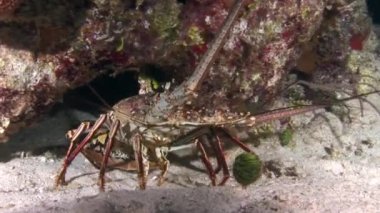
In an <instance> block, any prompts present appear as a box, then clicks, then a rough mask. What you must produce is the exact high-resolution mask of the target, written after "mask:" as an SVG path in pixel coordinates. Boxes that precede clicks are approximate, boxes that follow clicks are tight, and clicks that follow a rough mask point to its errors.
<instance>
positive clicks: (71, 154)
mask: <svg viewBox="0 0 380 213" xmlns="http://www.w3.org/2000/svg"><path fill="white" fill-rule="evenodd" d="M106 117H107V116H106V115H105V114H102V115H100V117H99V118H98V120H96V122H95V124H94V125H93V126H92V127H91V129H90V132H89V133H88V134H87V136H86V137H85V138H84V139H83V140H82V141H81V142H80V143H79V144H78V146H77V147H76V148H75V149H74V144H75V140H76V139H77V138H78V137H79V136H80V135H81V133H83V132H84V131H85V130H86V124H85V123H84V124H83V125H80V126H79V127H78V129H77V130H76V131H75V133H74V135H73V138H72V139H71V143H70V147H69V150H68V151H67V154H66V156H65V160H64V161H63V165H62V169H61V170H60V172H59V174H58V176H57V178H56V180H55V186H56V187H58V186H59V185H64V184H65V175H66V170H67V167H68V166H70V164H71V162H72V161H73V160H74V158H75V157H76V156H77V155H78V154H79V152H80V151H81V150H82V149H83V147H84V146H85V145H86V144H87V143H88V142H90V141H91V138H92V137H93V136H94V134H95V133H96V131H97V130H98V129H99V128H100V127H101V125H102V124H103V123H104V121H105V120H106Z"/></svg>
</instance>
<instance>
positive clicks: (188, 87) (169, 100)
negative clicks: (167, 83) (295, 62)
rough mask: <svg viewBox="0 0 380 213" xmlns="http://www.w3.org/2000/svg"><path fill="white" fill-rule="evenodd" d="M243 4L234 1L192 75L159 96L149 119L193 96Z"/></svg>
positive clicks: (238, 0) (240, 0)
mask: <svg viewBox="0 0 380 213" xmlns="http://www.w3.org/2000/svg"><path fill="white" fill-rule="evenodd" d="M243 2H244V0H235V2H234V4H233V6H232V8H231V9H230V10H229V13H228V16H227V18H226V19H225V21H224V24H223V26H222V27H221V29H220V30H219V32H218V33H217V35H216V38H215V39H214V40H213V41H212V42H211V46H210V48H208V49H207V51H206V53H205V54H204V55H203V56H202V58H201V60H200V62H199V63H198V65H197V67H196V68H195V71H194V73H193V74H192V75H191V76H190V78H189V79H188V80H186V81H185V82H183V83H182V84H181V85H179V86H178V87H177V88H175V89H174V90H173V92H172V93H170V94H166V95H162V96H161V98H160V100H159V101H158V102H157V103H156V104H155V105H154V106H153V108H152V110H151V111H150V116H151V117H153V118H154V117H156V116H155V115H157V114H162V112H163V111H165V110H170V109H172V108H173V107H175V106H181V105H183V104H184V103H185V102H186V101H188V100H189V99H190V98H191V97H193V96H194V93H196V92H197V90H198V89H199V86H200V85H201V83H202V82H203V80H204V78H205V77H206V76H207V74H208V73H209V71H210V66H211V65H212V64H213V62H214V61H215V58H216V57H217V56H218V53H219V51H220V49H221V47H222V45H221V44H222V43H223V42H224V40H225V38H226V36H227V34H228V32H229V30H230V29H231V27H232V24H233V23H234V21H235V20H236V18H237V16H238V14H239V11H240V9H241V7H242V5H243ZM173 105H174V106H173Z"/></svg>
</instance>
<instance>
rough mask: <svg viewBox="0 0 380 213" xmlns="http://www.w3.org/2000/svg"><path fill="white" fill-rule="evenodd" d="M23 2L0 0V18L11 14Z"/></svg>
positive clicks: (18, 0)
mask: <svg viewBox="0 0 380 213" xmlns="http://www.w3.org/2000/svg"><path fill="white" fill-rule="evenodd" d="M22 1H23V0H0V16H3V15H9V14H12V13H13V11H14V10H16V9H17V7H18V6H19V5H20V3H21V2H22Z"/></svg>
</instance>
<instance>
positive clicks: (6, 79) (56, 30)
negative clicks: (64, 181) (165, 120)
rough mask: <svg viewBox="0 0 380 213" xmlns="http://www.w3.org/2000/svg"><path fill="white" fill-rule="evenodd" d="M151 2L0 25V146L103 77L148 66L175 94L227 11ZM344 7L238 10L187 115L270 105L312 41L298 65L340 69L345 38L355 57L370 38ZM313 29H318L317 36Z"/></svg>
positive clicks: (36, 4) (70, 8) (64, 5)
mask: <svg viewBox="0 0 380 213" xmlns="http://www.w3.org/2000/svg"><path fill="white" fill-rule="evenodd" d="M4 2H8V1H4ZM157 2H158V1H153V0H149V1H148V0H145V1H136V3H133V4H132V3H131V2H129V1H128V2H125V1H119V0H113V1H100V0H93V1H85V0H80V1H78V0H75V1H74V0H72V1H64V0H53V1H41V0H31V1H24V2H23V3H22V4H20V6H19V7H18V8H17V9H16V10H15V11H14V13H13V15H12V18H10V19H8V20H7V21H5V22H1V23H0V35H1V37H0V38H1V39H0V116H1V117H0V139H1V140H3V141H4V140H6V139H7V137H8V136H9V135H10V134H13V133H14V132H15V131H17V130H18V129H19V128H21V127H24V126H26V125H27V124H28V123H30V122H33V121H34V119H35V117H37V116H38V115H40V114H41V112H42V111H45V110H47V109H48V108H49V107H50V106H51V105H52V104H53V103H55V102H56V101H57V100H59V99H60V97H61V95H62V94H63V93H64V92H65V91H67V90H68V89H70V88H75V87H77V86H79V85H83V84H85V83H87V82H89V81H91V80H92V79H94V78H95V77H96V76H99V75H101V74H103V73H113V74H116V73H119V72H124V71H128V70H129V71H130V70H131V69H132V70H136V68H144V67H146V66H147V65H154V66H155V67H159V68H160V69H161V70H163V72H164V73H165V74H166V75H168V76H170V78H173V79H175V83H174V84H173V86H174V87H175V86H176V85H177V84H178V83H179V82H181V81H183V80H184V79H185V78H186V77H187V76H189V75H190V74H191V73H192V71H193V69H194V67H195V65H196V64H197V61H198V60H199V58H200V57H201V55H202V54H203V53H204V51H205V50H206V49H207V44H208V43H209V42H210V41H211V40H212V38H213V37H214V35H215V33H216V32H217V29H219V27H220V26H221V24H222V21H223V19H224V18H225V17H226V15H227V9H228V7H229V5H230V4H231V1H226V0H224V1H223V0H217V1H195V0H191V1H186V3H185V4H183V3H180V2H178V1H174V0H165V1H159V2H160V3H159V4H158V3H157ZM348 2H349V1H347V2H346V1H338V0H328V1H327V0H326V1H319V0H318V1H317V0H312V1H310V0H308V1H296V0H288V1H280V2H279V1H275V0H273V1H254V0H251V1H247V2H246V8H245V10H244V11H243V13H242V16H241V18H240V19H239V20H238V21H237V23H236V25H235V27H234V28H233V30H232V34H231V36H230V38H229V39H228V41H227V42H226V43H225V45H224V48H223V51H222V53H221V55H220V57H219V60H218V61H217V63H216V64H215V66H214V67H213V70H212V72H211V74H210V75H209V76H208V77H209V78H208V79H207V81H206V82H205V83H204V85H203V87H202V90H201V92H200V95H199V98H198V101H197V103H198V105H195V106H193V107H195V108H197V107H198V108H200V107H208V108H211V109H214V108H215V106H218V107H219V108H220V109H223V110H226V109H230V108H232V110H239V111H242V110H243V111H244V110H246V109H247V105H248V109H251V108H255V106H257V105H258V103H260V107H261V106H262V105H263V104H264V103H268V102H271V101H272V100H273V96H274V95H275V94H276V91H277V90H278V89H279V85H280V83H281V81H282V80H283V79H284V78H285V75H286V74H287V73H288V72H289V70H290V68H292V67H294V66H296V64H297V58H298V57H299V56H300V55H301V53H302V52H305V50H304V49H305V48H306V47H305V46H308V45H306V44H307V43H310V42H309V41H310V39H312V38H314V40H311V41H312V44H311V45H309V46H311V47H309V49H311V51H310V52H311V53H310V54H311V56H310V55H309V56H308V55H306V57H309V58H310V57H311V60H316V61H319V62H323V63H322V64H320V65H318V66H322V67H324V66H330V65H335V64H339V63H335V61H334V60H338V61H344V60H345V57H347V54H348V52H350V49H351V48H352V45H351V47H350V43H349V42H348V41H349V38H350V37H352V36H354V38H357V39H356V40H355V39H354V41H355V42H354V43H355V46H354V47H355V48H360V47H361V45H362V42H364V41H365V38H366V34H363V35H362V31H364V32H369V31H368V30H367V29H366V28H364V29H360V28H359V27H358V26H361V25H360V24H358V23H357V22H359V21H358V20H363V15H362V14H364V13H363V11H362V9H361V8H364V1H355V3H352V4H348ZM364 18H365V16H364ZM329 23H338V24H336V25H335V24H329ZM320 24H322V26H326V28H321V29H320V31H322V34H318V33H319V31H318V28H319V26H320ZM366 30H367V31H366ZM316 32H317V33H316ZM352 33H355V34H352ZM336 34H338V35H339V36H336ZM351 35H352V36H351ZM355 35H357V36H356V37H355ZM313 36H314V37H313ZM330 38H334V39H339V40H342V42H341V43H340V44H341V45H339V46H335V45H331V43H329V42H331V39H330ZM320 40H322V41H321V42H320ZM334 41H335V40H334ZM315 43H316V44H315ZM334 44H336V42H334ZM351 44H352V42H351ZM331 47H334V48H335V47H336V48H337V49H334V48H331ZM322 50H323V51H322ZM315 52H316V53H315ZM315 54H319V55H318V57H316V56H315ZM325 56H326V57H327V59H324V57H325ZM336 57H338V59H335V58H336ZM324 61H328V63H325V62H324ZM331 61H334V62H331ZM333 67H334V66H333ZM301 68H302V69H303V68H304V66H301V67H300V69H301ZM343 71H345V70H344V69H343ZM340 72H342V69H340ZM337 75H340V74H339V73H338V74H337ZM321 76H324V77H326V76H327V77H329V75H328V74H326V75H321ZM335 77H336V75H334V77H329V78H335ZM317 79H321V78H317ZM343 79H346V78H343ZM342 81H343V80H342ZM209 100H213V101H211V102H210V101H209ZM231 103H233V104H231ZM236 103H241V104H236Z"/></svg>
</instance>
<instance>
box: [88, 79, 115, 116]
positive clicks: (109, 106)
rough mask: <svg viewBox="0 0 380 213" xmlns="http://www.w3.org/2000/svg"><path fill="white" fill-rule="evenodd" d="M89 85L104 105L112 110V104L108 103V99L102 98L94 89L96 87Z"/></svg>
mask: <svg viewBox="0 0 380 213" xmlns="http://www.w3.org/2000/svg"><path fill="white" fill-rule="evenodd" d="M87 87H88V88H89V89H90V90H91V92H92V93H93V94H94V95H95V96H96V98H98V99H99V100H100V102H102V104H103V105H104V106H106V107H107V108H108V110H112V106H111V105H109V104H108V103H107V101H106V100H104V98H102V96H101V95H100V94H99V93H98V92H97V91H96V90H95V89H94V87H92V86H91V85H90V84H87Z"/></svg>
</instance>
